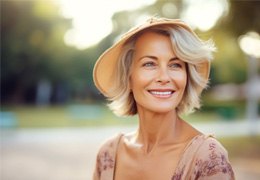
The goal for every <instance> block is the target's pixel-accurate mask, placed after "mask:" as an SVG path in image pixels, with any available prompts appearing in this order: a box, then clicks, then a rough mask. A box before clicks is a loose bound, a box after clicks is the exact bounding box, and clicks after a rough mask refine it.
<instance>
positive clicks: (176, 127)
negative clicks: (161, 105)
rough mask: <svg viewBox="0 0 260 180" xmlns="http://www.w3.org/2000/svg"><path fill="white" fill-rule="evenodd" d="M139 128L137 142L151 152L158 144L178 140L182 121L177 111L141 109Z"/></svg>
mask: <svg viewBox="0 0 260 180" xmlns="http://www.w3.org/2000/svg"><path fill="white" fill-rule="evenodd" d="M138 114H139V129H138V132H137V137H136V138H137V139H136V140H137V142H138V144H140V145H141V146H142V147H143V150H144V153H146V154H149V153H150V152H152V151H153V149H155V148H156V147H158V146H161V145H165V144H169V143H173V142H178V139H179V138H180V131H181V127H182V121H181V120H180V119H179V117H178V115H177V113H176V111H171V112H168V113H160V114H159V113H153V112H149V111H141V112H140V111H139V112H138Z"/></svg>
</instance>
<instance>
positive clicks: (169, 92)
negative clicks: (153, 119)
mask: <svg viewBox="0 0 260 180" xmlns="http://www.w3.org/2000/svg"><path fill="white" fill-rule="evenodd" d="M148 92H149V93H150V94H152V95H153V96H155V97H159V98H169V97H171V95H172V94H173V93H174V91H173V90H149V91H148Z"/></svg>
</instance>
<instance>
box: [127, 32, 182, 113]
mask: <svg viewBox="0 0 260 180" xmlns="http://www.w3.org/2000/svg"><path fill="white" fill-rule="evenodd" d="M186 83H187V73H186V66H185V62H183V61H181V60H180V59H178V58H177V57H176V55H175V54H174V52H173V51H172V44H171V42H170V39H169V37H167V36H164V35H161V34H158V33H154V32H146V33H144V34H143V35H141V36H140V37H139V38H138V39H137V41H136V44H135V54H134V57H133V64H132V68H131V76H130V88H131V90H132V92H133V95H134V99H135V101H136V104H137V108H138V110H140V108H142V109H146V110H149V111H152V112H157V113H166V112H169V111H172V110H176V107H177V106H178V105H179V103H180V101H181V100H182V97H183V94H184V91H185V87H186Z"/></svg>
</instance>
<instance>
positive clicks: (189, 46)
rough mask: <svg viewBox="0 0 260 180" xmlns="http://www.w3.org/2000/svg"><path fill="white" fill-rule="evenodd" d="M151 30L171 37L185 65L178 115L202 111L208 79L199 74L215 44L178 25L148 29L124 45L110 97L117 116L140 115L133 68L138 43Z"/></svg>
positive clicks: (174, 50)
mask: <svg viewBox="0 0 260 180" xmlns="http://www.w3.org/2000/svg"><path fill="white" fill-rule="evenodd" d="M147 31H149V32H150V31H152V32H155V33H159V34H163V35H165V36H168V37H170V39H171V42H172V47H173V52H174V53H175V54H176V56H177V57H178V58H179V59H181V60H182V61H184V62H185V63H186V67H187V70H186V71H187V75H188V79H187V85H186V89H185V92H184V94H183V98H182V100H181V102H180V104H179V105H178V107H177V112H178V114H183V113H191V112H193V111H194V109H199V108H200V95H201V92H202V90H203V89H205V88H206V87H207V84H208V78H207V79H205V78H204V77H203V76H202V75H201V74H200V73H199V69H200V65H201V64H202V63H205V61H211V60H212V58H213V57H212V52H213V51H215V46H214V44H213V42H212V41H202V40H201V39H199V38H198V37H197V36H196V35H195V34H193V33H191V32H190V31H188V30H186V29H185V28H183V27H180V26H178V25H176V26H167V25H163V26H155V27H151V28H148V29H145V30H143V31H141V32H139V33H137V34H136V35H134V36H133V37H132V38H130V39H129V40H128V41H127V42H126V43H125V44H124V46H123V48H122V51H121V54H120V57H119V63H118V66H117V69H116V70H115V72H114V73H116V76H115V77H116V79H115V82H116V85H115V87H113V90H112V91H111V92H113V93H111V95H110V97H108V99H109V100H110V103H109V104H108V106H109V108H110V109H111V110H112V111H113V112H114V113H115V114H116V115H118V116H129V115H135V114H137V113H138V112H137V108H136V102H135V99H134V97H133V94H132V92H131V91H130V88H129V79H130V69H131V66H132V57H133V54H134V49H135V42H136V40H137V39H138V37H140V36H141V35H142V34H143V33H145V32H147Z"/></svg>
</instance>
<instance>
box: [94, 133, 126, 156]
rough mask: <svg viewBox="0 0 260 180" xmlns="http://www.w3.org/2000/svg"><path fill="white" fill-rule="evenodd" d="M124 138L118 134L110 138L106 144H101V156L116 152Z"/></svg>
mask: <svg viewBox="0 0 260 180" xmlns="http://www.w3.org/2000/svg"><path fill="white" fill-rule="evenodd" d="M122 136H123V134H122V133H119V134H116V135H114V136H111V137H109V138H108V139H106V140H105V141H104V142H102V143H101V146H100V148H99V154H100V153H101V152H104V151H110V152H111V151H116V149H117V146H118V143H119V141H120V138H121V137H122Z"/></svg>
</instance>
